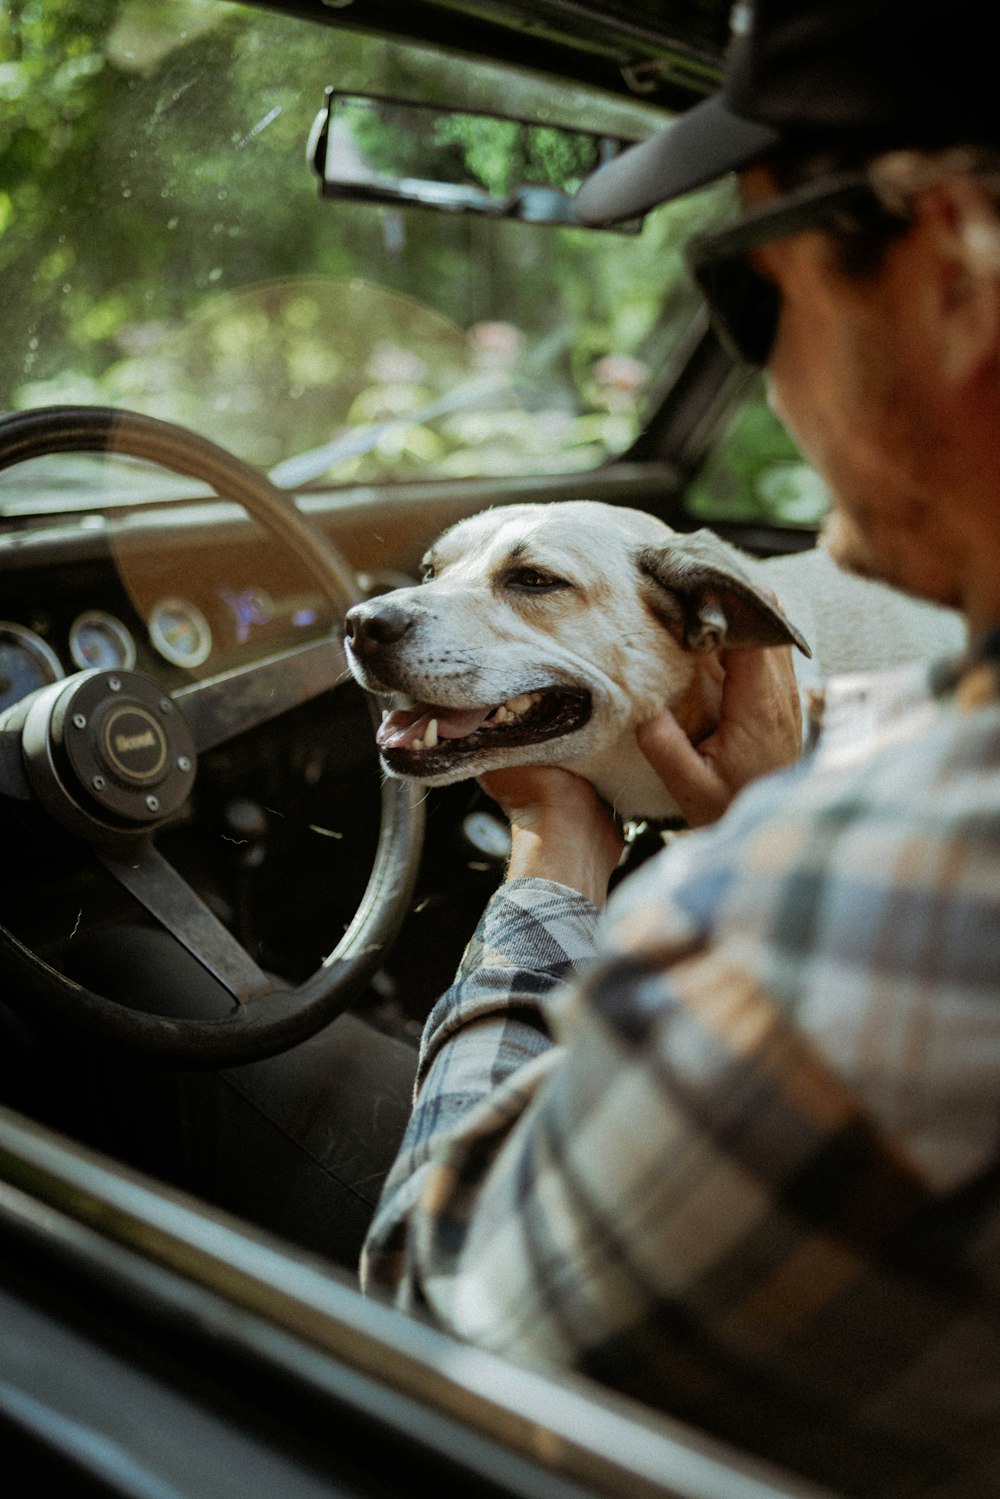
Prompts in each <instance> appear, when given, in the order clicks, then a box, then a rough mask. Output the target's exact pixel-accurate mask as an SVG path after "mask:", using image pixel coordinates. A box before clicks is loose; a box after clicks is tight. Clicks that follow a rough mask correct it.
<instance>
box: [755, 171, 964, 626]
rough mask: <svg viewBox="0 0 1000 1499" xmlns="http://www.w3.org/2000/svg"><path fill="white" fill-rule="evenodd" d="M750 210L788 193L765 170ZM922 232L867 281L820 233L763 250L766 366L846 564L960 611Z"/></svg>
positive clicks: (833, 543)
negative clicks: (917, 256)
mask: <svg viewBox="0 0 1000 1499" xmlns="http://www.w3.org/2000/svg"><path fill="white" fill-rule="evenodd" d="M742 185H743V196H744V201H745V203H746V204H747V205H750V204H756V203H761V202H765V201H767V200H768V199H769V198H772V197H774V196H776V195H777V192H776V189H775V187H774V184H773V180H772V179H771V177H770V174H769V173H768V172H767V171H766V170H765V169H764V168H754V169H752V170H751V171H748V172H746V173H745V174H744V177H743V184H742ZM909 239H910V236H909V235H906V236H903V238H902V239H901V240H900V241H898V242H895V243H893V244H892V245H891V246H890V247H889V248H888V250H887V253H886V258H885V262H884V264H883V266H882V267H881V268H880V270H879V271H878V272H877V273H876V274H874V275H872V276H870V277H864V278H860V279H858V278H853V277H848V276H846V275H844V274H843V273H842V272H841V271H840V269H839V268H838V265H837V261H836V256H835V249H834V246H833V244H832V241H831V239H830V237H829V235H828V234H826V233H825V232H824V231H820V230H810V231H806V232H804V233H801V234H797V235H794V236H792V237H790V238H788V239H783V240H779V241H775V242H774V243H773V244H768V245H766V246H764V247H763V248H762V249H760V250H757V251H755V252H753V257H752V258H753V263H754V265H755V267H756V268H757V270H758V271H759V272H760V273H761V274H763V275H764V276H766V277H767V279H768V280H770V281H771V282H773V284H774V285H775V286H776V287H777V288H778V291H779V293H780V298H781V315H780V321H779V325H778V333H777V338H776V340H775V344H774V348H773V350H772V353H771V356H770V360H769V362H768V366H767V380H768V391H769V400H770V404H771V406H772V408H773V409H774V411H775V412H776V414H777V415H778V416H779V417H780V419H781V420H782V421H783V422H784V423H785V425H786V426H787V427H788V429H789V431H790V432H791V433H792V434H793V436H794V437H795V439H796V441H797V442H798V444H799V446H800V448H801V450H802V452H803V454H804V456H805V457H806V458H807V459H808V461H809V462H810V463H811V464H812V465H813V466H814V467H815V468H816V469H817V471H818V472H819V473H820V474H821V475H822V476H823V478H824V479H825V481H826V482H827V484H828V486H829V488H830V491H831V494H832V496H833V510H832V514H831V517H830V520H829V522H828V526H827V535H826V541H827V545H828V546H829V548H830V550H831V551H832V552H833V554H834V556H835V557H836V558H837V560H838V561H839V562H841V563H842V564H843V565H844V566H846V567H848V568H851V569H852V570H855V571H858V572H861V573H864V574H867V575H869V576H874V577H878V578H882V579H883V580H885V581H886V582H890V583H893V584H895V585H897V586H899V587H903V588H905V589H907V590H909V591H912V592H915V593H918V594H920V595H922V596H924V597H927V598H932V599H935V600H937V601H939V602H942V603H951V604H955V603H958V602H959V600H958V596H957V580H956V576H955V569H954V567H953V565H952V562H951V559H950V557H949V555H948V551H949V549H948V547H947V545H946V543H945V539H944V536H943V534H942V527H941V524H940V510H941V506H942V504H943V502H944V500H945V499H946V494H945V493H944V492H943V490H942V488H941V482H942V465H944V472H946V471H947V461H946V460H947V455H948V453H949V452H950V451H951V448H952V446H953V445H952V444H951V443H950V442H949V441H948V432H947V430H946V425H947V424H946V423H945V421H944V412H943V410H942V408H941V404H940V400H939V393H938V388H937V386H938V382H937V378H936V377H937V374H938V366H939V360H938V358H937V356H936V352H935V350H934V348H933V347H932V342H933V338H932V335H933V330H932V328H931V327H930V326H929V323H928V318H927V317H926V316H924V311H925V308H924V305H923V303H922V290H923V288H922V286H921V284H920V280H919V274H918V266H917V263H916V261H915V260H914V257H913V256H912V255H910V254H908V241H909Z"/></svg>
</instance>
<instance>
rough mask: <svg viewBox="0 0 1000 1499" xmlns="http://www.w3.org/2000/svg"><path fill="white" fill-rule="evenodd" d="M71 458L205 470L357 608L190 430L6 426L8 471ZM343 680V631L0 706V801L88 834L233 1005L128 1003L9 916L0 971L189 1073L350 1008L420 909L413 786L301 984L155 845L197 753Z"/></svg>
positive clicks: (183, 793) (125, 419)
mask: <svg viewBox="0 0 1000 1499" xmlns="http://www.w3.org/2000/svg"><path fill="white" fill-rule="evenodd" d="M68 452H113V453H118V454H123V455H126V456H129V457H134V458H142V459H147V460H149V461H150V462H153V463H157V464H160V465H161V466H162V467H164V468H168V469H172V470H173V471H174V472H175V473H179V474H183V475H185V476H186V477H189V478H194V479H199V480H202V481H204V482H205V483H207V484H209V485H211V486H212V488H213V489H214V490H215V491H216V492H217V493H218V494H219V495H221V496H222V497H224V498H228V499H231V500H235V501H238V502H239V503H240V504H241V505H243V506H244V508H245V509H246V510H247V511H248V512H249V513H250V514H251V515H252V516H253V517H255V518H256V519H257V520H258V521H260V523H261V524H262V525H263V526H265V527H266V528H267V529H268V530H269V531H270V532H271V533H272V534H273V536H274V537H275V538H276V540H278V541H280V542H281V543H282V544H284V545H285V546H287V547H291V548H292V550H293V551H294V553H295V555H296V557H297V558H299V559H300V561H301V563H302V564H303V565H304V566H305V567H307V568H308V569H309V571H310V572H311V574H312V576H313V577H314V578H315V580H316V582H317V584H318V585H319V587H320V589H321V590H322V593H323V595H324V596H325V597H326V598H327V599H328V600H329V601H330V602H331V603H332V604H333V605H334V606H335V608H336V610H337V613H338V617H339V618H343V615H344V613H345V612H346V610H347V608H348V607H349V605H350V604H351V603H354V602H356V600H357V598H358V595H359V589H358V584H357V581H356V579H355V577H354V575H353V573H352V571H351V569H350V567H349V566H348V565H347V563H346V562H345V560H344V559H343V558H342V557H341V556H340V555H339V554H338V553H337V552H336V551H335V550H334V549H333V548H332V547H331V546H330V545H329V544H328V543H327V541H326V540H325V538H324V537H323V536H322V535H321V534H320V533H319V532H318V530H317V529H315V528H314V527H313V526H311V525H310V524H308V523H307V521H306V520H305V519H304V518H303V517H302V515H301V513H300V512H299V511H298V510H297V509H296V507H295V505H294V502H293V501H292V499H291V497H290V496H289V495H288V494H284V493H282V491H281V490H279V489H277V488H276V487H275V486H274V485H273V484H271V483H270V481H269V480H268V479H266V478H265V477H264V476H263V475H262V474H261V473H260V472H258V471H257V470H256V469H254V468H253V467H251V466H250V465H249V464H246V463H244V462H242V460H240V459H238V458H236V457H234V456H233V455H232V454H231V453H228V452H226V451H225V449H223V448H220V447H218V446H216V444H215V443H212V442H209V441H208V440H207V439H205V438H203V437H200V436H198V435H197V434H196V433H194V432H191V431H188V430H187V429H185V428H182V427H178V426H174V425H173V424H171V423H168V422H162V421H157V420H155V419H153V418H152V417H148V416H141V415H139V414H137V413H134V412H128V411H118V410H112V409H109V408H106V407H96V406H95V407H72V406H70V407H44V408H41V409H37V410H33V411H25V412H20V413H16V414H15V415H12V416H8V417H6V418H4V419H2V420H0V469H6V468H10V467H12V466H13V465H14V464H17V463H21V462H23V461H25V460H26V459H29V458H37V457H41V456H43V455H47V454H51V453H68ZM345 674H346V662H345V658H344V654H343V645H342V642H341V641H340V640H339V639H336V638H333V637H331V636H327V637H325V638H322V639H319V640H316V641H313V642H310V643H308V644H305V645H302V644H296V645H294V646H292V647H289V648H287V649H284V650H281V651H279V652H277V653H275V654H273V655H271V656H268V657H267V658H266V659H263V660H261V661H258V662H254V663H251V664H249V665H242V666H238V667H236V668H235V669H233V670H230V671H227V672H223V673H222V674H220V675H218V676H215V677H212V678H210V679H209V680H206V681H203V682H197V683H194V684H191V685H185V686H184V687H181V688H180V689H178V690H176V691H174V692H172V693H165V692H164V690H163V689H162V688H161V687H160V686H159V685H158V684H157V683H156V682H155V681H153V680H152V679H151V678H149V677H146V676H143V675H141V674H140V673H138V672H132V671H102V670H90V671H82V672H79V673H77V674H76V675H74V676H70V677H68V678H64V679H62V680H61V681H58V682H54V683H52V684H51V685H49V686H47V687H43V688H41V689H39V690H38V691H36V692H34V693H32V694H31V695H30V696H29V697H27V698H25V699H23V700H22V701H20V702H18V703H15V704H14V705H13V706H12V707H11V708H9V709H7V711H6V712H5V713H4V714H2V715H0V796H5V797H7V798H12V799H14V800H17V801H21V802H27V803H33V804H34V805H35V806H36V807H40V808H41V809H42V811H43V813H44V814H45V815H47V816H48V817H50V818H52V819H53V820H54V821H55V822H56V823H58V824H60V825H61V826H62V827H64V828H66V829H68V830H69V831H70V832H71V833H73V834H75V835H76V836H77V837H78V838H80V839H82V840H83V841H84V842H85V843H86V844H88V845H89V846H90V848H91V850H92V852H93V855H94V856H95V857H96V858H97V859H98V861H99V862H100V863H101V864H102V865H103V866H104V868H105V869H106V870H108V871H109V873H110V874H111V875H112V876H113V877H114V878H115V879H116V880H118V881H119V882H120V884H121V885H123V886H124V887H125V888H126V889H127V890H128V891H129V892H130V894H131V895H132V896H134V897H135V898H136V899H137V900H138V901H139V902H140V903H141V904H142V905H143V906H144V907H145V909H146V911H147V912H149V913H150V914H151V915H152V916H153V917H154V918H155V919H156V921H157V922H159V923H160V925H161V926H163V927H164V928H166V930H168V931H169V932H170V933H172V935H173V936H174V937H175V938H177V939H178V940H179V941H180V942H181V943H182V944H183V945H184V946H185V947H186V948H187V949H188V950H189V952H191V953H192V954H193V955H194V956H195V957H196V958H197V959H198V960H199V962H200V963H201V964H202V965H203V966H204V967H205V968H206V969H207V970H208V971H209V972H210V973H211V974H213V975H214V977H215V978H216V979H217V980H218V981H219V982H220V983H221V984H222V985H223V986H224V988H225V989H226V990H227V991H228V992H229V994H231V995H232V998H233V1006H232V1009H231V1010H229V1011H228V1012H227V1013H225V1014H223V1015H220V1016H219V1017H218V1018H215V1019H177V1018H173V1017H169V1018H168V1017H164V1016H158V1015H153V1014H148V1013H146V1012H143V1011H139V1010H133V1009H130V1008H128V1007H127V1006H125V1005H122V1004H119V1003H118V1002H116V1001H115V1000H112V999H109V998H108V997H106V996H105V995H102V994H98V993H95V992H93V991H92V990H90V989H87V988H85V987H83V986H82V985H80V984H77V983H75V982H73V981H72V980H71V979H69V978H66V977H65V976H64V975H63V974H61V973H59V972H58V971H57V970H56V969H55V968H53V967H52V966H51V965H50V964H48V963H46V962H45V961H44V960H43V959H42V958H41V957H40V956H38V955H37V954H36V953H35V952H33V951H31V950H29V948H28V947H26V946H25V945H24V944H23V943H22V942H21V941H20V940H19V939H18V938H17V937H16V936H15V935H14V934H13V933H12V932H10V931H8V930H6V929H5V928H3V927H2V926H0V969H2V970H5V971H6V972H7V973H8V974H9V975H10V977H11V978H13V979H14V980H15V981H16V983H17V984H19V985H20V986H21V987H22V989H23V990H24V991H26V992H27V993H28V994H29V996H30V997H31V999H32V1002H37V1003H39V1004H40V1005H42V1006H44V1007H45V1009H46V1010H47V1011H48V1012H50V1013H51V1014H54V1015H55V1016H56V1017H58V1018H60V1019H61V1020H63V1021H66V1022H68V1023H70V1024H72V1025H75V1026H77V1027H79V1026H81V1025H82V1026H83V1027H85V1028H86V1029H87V1030H88V1031H90V1032H91V1033H94V1034H97V1035H98V1036H100V1037H101V1038H102V1039H103V1040H104V1041H106V1042H108V1043H111V1044H113V1045H117V1046H123V1047H126V1048H128V1049H130V1050H132V1051H135V1052H139V1053H141V1054H143V1055H144V1056H146V1057H151V1058H158V1059H160V1060H162V1061H163V1062H165V1063H168V1064H183V1066H184V1067H185V1068H192V1067H218V1066H231V1065H234V1064H236V1063H242V1062H251V1061H256V1060H259V1059H260V1058H262V1057H266V1056H271V1055H273V1054H274V1053H276V1052H279V1051H283V1050H285V1049H286V1048H288V1047H290V1046H294V1045H296V1044H297V1043H298V1042H300V1041H303V1040H305V1039H306V1038H307V1037H308V1036H311V1035H312V1034H314V1032H316V1031H318V1030H319V1029H320V1028H321V1027H322V1026H324V1025H326V1024H327V1023H328V1022H329V1021H330V1020H332V1019H333V1018H334V1017H335V1016H337V1015H338V1014H340V1013H341V1011H342V1010H344V1009H345V1007H346V1006H347V1005H348V1003H349V1002H350V1001H351V999H352V998H353V997H354V996H355V995H356V994H357V993H358V992H359V991H360V989H361V988H362V987H363V985H364V984H365V982H366V981H367V980H368V979H369V978H370V977H371V975H372V974H373V973H374V971H375V970H376V968H377V967H378V965H379V962H380V960H381V957H382V954H383V953H384V951H385V949H386V947H387V945H388V944H389V943H390V942H391V941H392V939H393V937H394V936H395V934H396V932H397V931H398V929H399V926H400V925H401V923H402V921H403V918H404V916H405V915H406V912H407V910H408V908H409V903H410V898H411V895H412V890H413V884H414V880H415V877H416V871H417V867H418V864H419V859H420V851H421V846H422V837H423V812H422V808H421V802H420V795H419V788H418V787H417V786H416V784H415V783H410V782H408V781H400V780H389V779H384V780H383V783H382V792H381V798H382V801H381V819H380V828H379V837H378V844H377V848H376V852H375V857H374V862H373V866H372V871H371V874H370V877H369V880H368V884H367V887H366V889H365V892H364V895H363V897H362V899H361V902H360V904H359V907H358V910H357V912H356V913H355V915H354V918H353V920H352V921H351V923H350V925H349V927H348V928H347V930H346V932H345V933H344V935H343V937H342V938H341V940H340V942H338V944H337V946H336V947H335V948H334V950H333V951H332V952H331V953H330V955H329V956H328V957H327V958H326V959H325V960H324V962H323V963H322V966H321V967H320V968H319V969H317V971H316V972H315V973H314V974H312V975H311V977H310V978H308V979H307V980H306V981H305V982H304V983H302V984H300V985H298V986H297V987H296V988H291V989H289V988H283V987H282V986H281V984H280V982H279V981H276V980H275V979H274V978H273V977H272V976H271V975H269V974H267V973H265V972H264V971H263V970H262V969H261V968H260V967H258V965H257V963H256V962H255V961H254V959H253V958H252V957H251V956H250V954H249V953H248V952H247V951H246V950H245V949H244V948H243V947H242V946H241V945H240V943H239V942H237V940H236V939H235V937H233V936H232V935H231V933H230V932H229V930H228V929H227V928H226V927H225V926H223V925H222V923H221V922H220V921H218V920H217V918H216V917H215V916H214V914H213V913H212V912H211V911H210V910H209V909H208V907H207V906H206V905H205V904H204V903H203V901H202V900H201V899H200V897H199V896H198V895H197V894H196V893H195V891H194V890H192V888H191V887H190V885H189V884H188V883H187V882H186V881H185V880H184V879H183V878H182V877H181V875H180V874H179V873H178V872H177V871H176V870H175V869H174V867H173V866H172V865H171V864H169V863H168V862H167V860H166V859H165V858H164V857H163V856H162V855H161V854H160V853H159V851H158V850H157V849H156V847H155V845H154V841H153V835H154V833H155V832H156V830H157V828H158V827H160V826H161V825H162V824H163V823H164V822H165V821H166V820H167V819H169V818H171V817H172V816H174V814H176V812H177V811H178V810H179V808H180V807H182V806H183V804H184V803H185V801H186V800H187V798H188V796H189V795H190V792H191V788H192V785H193V783H194V778H195V771H196V762H197V756H198V754H199V753H200V752H203V751H205V750H208V749H211V748H213V747H214V746H216V745H219V744H222V743H224V742H225V741H226V740H228V739H231V738H233V737H234V736H235V735H237V734H241V733H243V732H245V731H246V730H247V729H251V728H253V727H255V726H256V725H258V724H262V723H265V722H267V721H269V720H271V719H273V718H275V717H277V716H278V715H280V714H283V713H287V712H289V711H290V710H291V709H292V708H295V707H297V706H298V705H299V704H302V703H305V702H307V701H309V700H310V699H313V698H316V697H318V696H319V695H320V694H322V693H326V692H329V691H331V690H332V688H333V687H334V686H336V684H337V683H338V682H339V681H341V680H343V678H344V676H345ZM373 711H377V709H376V708H375V705H374V701H373ZM112 730H114V732H112Z"/></svg>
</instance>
